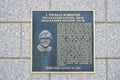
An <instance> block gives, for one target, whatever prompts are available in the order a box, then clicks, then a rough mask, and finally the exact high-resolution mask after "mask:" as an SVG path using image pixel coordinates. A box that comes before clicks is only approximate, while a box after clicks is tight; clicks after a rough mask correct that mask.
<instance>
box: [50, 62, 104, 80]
mask: <svg viewBox="0 0 120 80" xmlns="http://www.w3.org/2000/svg"><path fill="white" fill-rule="evenodd" d="M51 80H106V60H97V61H96V73H95V74H52V75H51Z"/></svg>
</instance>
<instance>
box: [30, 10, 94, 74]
mask: <svg viewBox="0 0 120 80" xmlns="http://www.w3.org/2000/svg"><path fill="white" fill-rule="evenodd" d="M31 32H32V34H31V71H32V73H68V72H69V73H94V72H95V66H94V64H95V36H94V35H95V25H94V11H32V25H31Z"/></svg>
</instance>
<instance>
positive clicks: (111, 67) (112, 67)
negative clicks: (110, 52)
mask: <svg viewBox="0 0 120 80" xmlns="http://www.w3.org/2000/svg"><path fill="white" fill-rule="evenodd" d="M107 75H108V80H120V60H115V59H111V60H108V72H107Z"/></svg>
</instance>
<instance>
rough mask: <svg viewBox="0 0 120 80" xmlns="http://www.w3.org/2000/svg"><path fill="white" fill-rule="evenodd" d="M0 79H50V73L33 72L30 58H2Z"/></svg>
mask: <svg viewBox="0 0 120 80" xmlns="http://www.w3.org/2000/svg"><path fill="white" fill-rule="evenodd" d="M0 80H49V75H48V74H31V73H30V61H29V60H22V59H18V60H16V59H15V60H14V59H12V60H10V59H7V60H0Z"/></svg>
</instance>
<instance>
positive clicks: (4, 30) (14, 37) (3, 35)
mask: <svg viewBox="0 0 120 80" xmlns="http://www.w3.org/2000/svg"><path fill="white" fill-rule="evenodd" d="M20 27H21V25H19V24H0V57H20V54H21V53H20V41H21V37H20Z"/></svg>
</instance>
